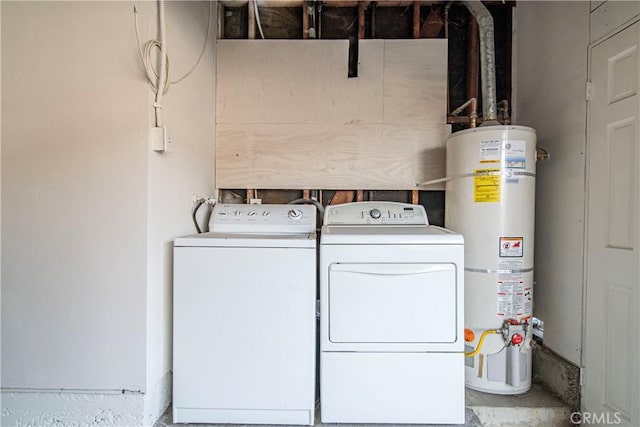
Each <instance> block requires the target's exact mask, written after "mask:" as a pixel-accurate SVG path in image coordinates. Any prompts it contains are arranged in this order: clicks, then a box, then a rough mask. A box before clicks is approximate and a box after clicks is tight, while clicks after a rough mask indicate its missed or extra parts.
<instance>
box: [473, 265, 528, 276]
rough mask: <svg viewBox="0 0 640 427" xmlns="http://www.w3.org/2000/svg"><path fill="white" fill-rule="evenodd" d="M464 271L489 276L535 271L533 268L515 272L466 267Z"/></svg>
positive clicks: (514, 270) (520, 269) (518, 269)
mask: <svg viewBox="0 0 640 427" xmlns="http://www.w3.org/2000/svg"><path fill="white" fill-rule="evenodd" d="M464 271H468V272H469V273H488V274H494V273H498V274H500V273H502V274H511V273H529V272H530V271H533V267H530V268H517V269H513V270H497V269H491V268H468V267H465V269H464Z"/></svg>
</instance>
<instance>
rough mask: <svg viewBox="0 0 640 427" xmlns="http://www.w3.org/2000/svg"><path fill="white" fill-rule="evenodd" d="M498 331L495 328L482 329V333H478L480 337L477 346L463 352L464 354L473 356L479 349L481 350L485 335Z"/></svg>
mask: <svg viewBox="0 0 640 427" xmlns="http://www.w3.org/2000/svg"><path fill="white" fill-rule="evenodd" d="M498 332H499V331H497V330H495V329H488V330H486V331H484V332H483V333H482V335H480V339H479V340H478V346H477V347H476V349H475V350H473V351H471V352H469V353H465V354H464V355H465V356H466V357H473V356H475V355H476V354H478V353H480V350H482V344H484V339H485V338H486V337H487V335H489V334H497V333H498Z"/></svg>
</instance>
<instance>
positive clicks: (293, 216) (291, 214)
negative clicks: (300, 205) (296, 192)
mask: <svg viewBox="0 0 640 427" xmlns="http://www.w3.org/2000/svg"><path fill="white" fill-rule="evenodd" d="M288 215H289V218H290V219H300V218H302V211H299V210H297V209H291V210H290V211H289V214H288Z"/></svg>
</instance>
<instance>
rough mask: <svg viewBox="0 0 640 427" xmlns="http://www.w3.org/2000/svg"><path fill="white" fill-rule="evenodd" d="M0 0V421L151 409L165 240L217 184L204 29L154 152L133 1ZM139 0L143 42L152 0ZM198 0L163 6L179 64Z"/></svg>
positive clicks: (138, 416) (160, 354)
mask: <svg viewBox="0 0 640 427" xmlns="http://www.w3.org/2000/svg"><path fill="white" fill-rule="evenodd" d="M1 7H2V26H1V29H2V59H3V61H2V73H1V76H2V89H3V91H2V114H3V115H2V123H3V127H2V140H3V145H2V149H3V153H2V165H1V171H2V181H1V182H2V204H1V206H2V215H1V218H2V237H3V240H2V255H3V257H2V270H1V272H2V294H1V298H2V367H3V369H2V409H3V411H2V415H3V416H2V423H3V424H4V423H7V424H16V423H32V424H36V425H40V424H42V423H47V422H56V423H60V424H63V425H64V424H76V425H78V424H84V423H87V422H89V421H90V422H92V423H94V424H97V425H117V424H121V425H122V424H126V425H131V424H136V423H141V422H143V421H144V422H145V423H149V422H150V421H152V419H153V417H154V416H155V415H156V413H157V412H158V411H161V410H162V409H164V408H160V407H161V406H162V405H163V404H166V403H168V390H169V389H168V388H167V387H168V386H169V385H170V377H168V373H169V371H170V360H171V350H170V349H171V338H170V337H171V328H170V325H171V279H170V278H171V251H170V241H171V239H172V238H173V237H176V236H178V235H181V234H186V233H191V232H192V231H193V228H192V225H191V222H190V209H191V206H192V194H193V193H203V194H208V193H209V192H210V191H211V188H212V186H213V185H212V180H213V158H212V156H213V155H212V152H213V145H212V141H213V117H214V115H213V105H214V103H213V99H214V98H213V82H214V76H213V71H214V70H213V52H212V50H211V45H212V40H211V39H210V41H209V49H208V51H207V52H206V55H205V57H204V58H203V60H202V61H201V63H200V64H199V66H198V68H197V69H196V71H194V73H193V74H192V75H191V76H190V77H189V78H188V79H186V80H185V81H183V82H182V83H180V84H179V85H175V86H174V87H172V89H171V90H170V92H169V94H167V96H166V97H165V102H164V103H163V104H164V106H165V119H166V120H165V121H166V123H167V125H168V126H169V127H170V130H171V132H172V138H173V140H174V144H173V152H171V153H166V154H163V155H160V154H156V153H153V152H152V151H151V150H150V149H149V147H148V132H149V126H150V124H151V117H152V111H151V100H152V97H151V94H150V91H149V88H148V85H147V84H146V83H145V80H144V76H143V73H142V70H141V66H140V64H139V54H138V50H137V46H136V39H135V32H134V29H133V2H106V1H105V2H5V1H3V2H2V5H1ZM138 7H139V9H140V12H141V13H140V23H141V39H142V41H143V42H144V41H145V40H146V39H148V37H147V36H149V37H151V35H153V36H154V37H155V36H156V32H155V25H156V22H157V20H156V15H155V2H141V4H139V5H138ZM207 10H208V5H207V4H206V3H205V2H203V3H192V2H175V3H172V2H170V3H169V4H168V5H167V20H168V33H169V43H168V44H169V53H170V55H172V56H171V66H172V70H174V71H175V73H176V74H180V73H182V72H185V71H187V70H188V69H189V68H190V67H191V65H192V64H193V61H195V59H196V58H197V56H198V55H199V53H200V49H201V47H202V42H203V37H204V33H205V30H206V13H207ZM213 22H214V23H215V20H214V21H213ZM194 23H196V24H194ZM172 76H175V74H173V73H172ZM167 378H169V382H168V380H167ZM51 389H55V390H58V391H55V392H53V391H51ZM60 389H62V391H61V392H60V391H59V390H60ZM122 390H128V391H130V392H127V393H125V394H122V392H121V391H122ZM114 391H115V393H117V394H112V393H114ZM67 392H70V394H68V393H67ZM144 392H146V395H145V394H143V393H144ZM65 393H67V394H66V395H65ZM136 396H137V397H136ZM143 400H144V402H143ZM69 402H73V404H71V405H70V404H69ZM96 402H97V403H96ZM25 403H27V404H25ZM143 408H144V409H143ZM143 411H144V419H143ZM96 412H98V413H100V414H101V415H100V416H99V417H96V416H94V413H96Z"/></svg>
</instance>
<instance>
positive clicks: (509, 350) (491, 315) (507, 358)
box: [445, 126, 536, 394]
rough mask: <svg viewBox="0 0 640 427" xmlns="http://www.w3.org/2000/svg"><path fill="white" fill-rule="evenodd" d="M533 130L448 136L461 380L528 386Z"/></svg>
mask: <svg viewBox="0 0 640 427" xmlns="http://www.w3.org/2000/svg"><path fill="white" fill-rule="evenodd" d="M535 167H536V132H535V130H534V129H531V128H528V127H523V126H487V127H478V128H472V129H467V130H463V131H460V132H456V133H454V134H453V135H452V136H451V137H450V138H449V140H448V141H447V176H448V182H447V184H446V210H445V225H446V227H447V228H449V229H452V230H455V231H457V232H459V233H461V234H462V235H463V236H464V240H465V296H464V300H465V355H466V356H467V357H465V364H466V367H465V382H466V385H467V387H469V388H472V389H475V390H479V391H484V392H489V393H496V394H519V393H524V392H526V391H528V390H529V388H530V387H531V336H532V330H531V319H532V314H533V243H534V207H535V206H534V203H535Z"/></svg>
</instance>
